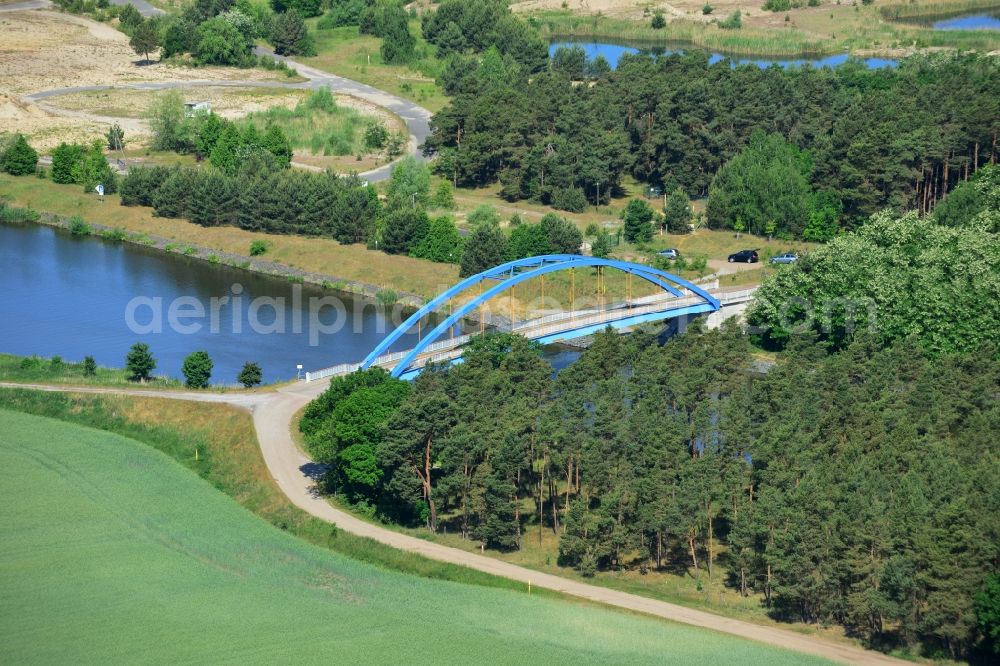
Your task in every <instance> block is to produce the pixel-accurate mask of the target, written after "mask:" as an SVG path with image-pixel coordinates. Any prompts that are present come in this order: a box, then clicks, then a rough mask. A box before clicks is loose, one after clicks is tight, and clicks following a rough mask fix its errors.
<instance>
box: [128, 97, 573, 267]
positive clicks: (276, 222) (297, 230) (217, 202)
mask: <svg viewBox="0 0 1000 666" xmlns="http://www.w3.org/2000/svg"><path fill="white" fill-rule="evenodd" d="M212 118H214V116H209V117H208V119H206V120H205V121H204V123H203V125H202V131H201V132H199V133H198V134H197V137H198V139H197V145H198V146H199V150H206V151H207V152H209V154H210V155H211V158H210V161H211V162H212V165H211V166H209V167H205V168H202V167H182V166H174V167H165V166H153V167H133V168H131V169H130V170H129V172H128V175H127V176H125V177H124V178H122V179H121V181H120V184H119V188H120V193H121V202H122V205H124V206H150V207H152V208H153V213H154V214H156V215H158V216H160V217H168V218H186V219H189V220H191V221H192V222H194V223H195V224H200V225H202V226H236V227H239V228H241V229H246V230H249V231H263V232H268V233H278V234H303V235H311V236H326V237H328V238H333V239H335V240H337V241H338V242H340V243H344V244H351V243H364V244H366V245H367V246H368V247H370V248H372V249H377V250H381V251H383V252H386V253H388V254H408V255H410V256H413V257H416V258H419V259H427V260H430V261H437V262H442V263H455V264H458V263H460V264H461V265H462V272H463V274H466V275H472V274H473V273H478V272H479V271H482V270H485V269H486V268H490V267H492V266H495V265H497V264H500V263H503V262H505V261H508V260H510V259H518V258H522V257H529V256H534V255H537V254H552V253H562V254H576V253H579V252H580V246H581V244H582V242H583V237H582V235H581V233H580V231H579V229H577V227H576V225H574V224H573V223H572V222H570V221H568V220H566V219H565V218H562V217H559V216H557V215H555V214H548V215H546V216H545V217H544V218H543V219H542V220H541V221H540V222H538V223H537V224H529V223H521V222H520V220H519V219H518V223H517V224H516V225H514V226H513V230H512V232H511V234H510V238H509V239H508V237H507V235H506V234H505V233H504V232H503V230H502V229H500V226H499V223H500V218H499V216H498V215H497V214H496V212H495V211H493V209H484V210H480V211H478V214H476V213H475V212H474V213H473V214H470V216H469V220H470V222H471V223H473V225H474V227H475V230H474V232H473V233H472V234H471V235H470V236H469V238H468V239H463V238H462V237H461V236H460V234H459V232H458V228H457V227H456V226H455V222H454V220H452V218H451V217H449V216H447V215H442V216H438V217H434V218H431V217H430V216H429V215H428V213H427V211H426V206H427V205H431V204H433V205H439V204H441V203H442V201H443V199H450V190H449V191H446V192H444V193H442V192H440V191H439V192H436V193H435V194H434V196H431V195H430V192H429V187H430V174H429V171H428V167H427V165H425V164H423V163H421V162H418V161H417V160H416V159H414V158H413V157H406V158H403V159H402V160H400V161H399V162H398V163H397V164H396V165H395V166H394V167H393V171H392V175H391V178H390V181H389V184H388V187H387V188H386V198H385V201H384V202H383V201H382V200H381V199H380V198H379V196H378V194H377V192H376V190H375V188H373V187H369V186H368V185H367V184H366V183H365V182H364V181H362V180H360V179H359V178H358V177H357V176H337V175H335V174H333V173H331V172H324V173H315V172H307V171H298V170H292V169H286V168H282V165H283V164H287V162H285V161H284V159H282V156H285V153H284V152H281V151H279V152H278V153H272V152H271V148H270V147H269V146H270V145H271V144H269V143H267V142H266V141H265V142H264V145H260V144H259V143H253V144H249V145H248V144H247V143H245V141H246V132H247V130H252V132H253V136H254V137H257V139H258V140H259V139H260V135H259V134H257V133H256V130H255V129H254V126H253V125H248V126H247V127H246V128H245V129H244V131H243V132H242V133H241V132H240V131H239V130H237V129H235V126H234V125H232V124H231V123H230V124H228V125H225V126H222V125H220V123H224V122H226V121H221V120H219V121H216V123H212V122H211V119H212ZM220 127H221V128H222V129H220ZM206 128H213V129H212V132H211V134H212V135H213V136H215V144H214V146H212V147H211V148H209V147H208V146H207V145H206V144H205V141H206V132H205V131H204V130H205V129H206ZM270 134H271V132H270V130H268V132H267V133H265V134H264V138H265V139H266V138H267V137H268V136H269V135H270ZM227 137H231V139H232V141H231V144H230V145H227V144H226V142H227V141H229V139H227ZM277 145H278V146H279V147H280V148H281V150H282V151H284V149H285V148H286V147H287V143H286V142H282V141H278V142H277ZM240 146H242V148H240ZM223 147H224V148H225V150H224V151H223V150H222V149H223Z"/></svg>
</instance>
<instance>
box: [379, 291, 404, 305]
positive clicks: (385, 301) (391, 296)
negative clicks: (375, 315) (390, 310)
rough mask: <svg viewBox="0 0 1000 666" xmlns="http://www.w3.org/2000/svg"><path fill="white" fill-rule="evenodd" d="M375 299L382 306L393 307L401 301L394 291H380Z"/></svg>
mask: <svg viewBox="0 0 1000 666" xmlns="http://www.w3.org/2000/svg"><path fill="white" fill-rule="evenodd" d="M375 299H376V300H377V301H378V302H379V303H381V304H382V305H392V304H393V303H395V302H396V301H397V300H399V296H398V295H397V294H396V292H395V291H393V290H392V289H379V290H378V291H377V292H375Z"/></svg>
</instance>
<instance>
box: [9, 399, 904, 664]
mask: <svg viewBox="0 0 1000 666" xmlns="http://www.w3.org/2000/svg"><path fill="white" fill-rule="evenodd" d="M325 385H326V382H311V383H309V384H306V383H298V384H292V385H290V386H286V387H283V388H281V389H279V390H277V391H274V392H261V393H211V392H204V393H201V392H197V393H196V392H189V391H177V392H174V391H152V390H142V389H117V388H112V387H108V388H105V387H87V388H83V387H71V386H49V385H40V384H12V383H9V382H0V387H21V388H34V389H38V390H45V391H63V392H67V391H68V392H86V393H104V394H119V395H121V394H125V395H136V396H141V397H154V398H165V399H174V400H197V401H201V402H215V403H228V404H232V405H236V406H238V407H242V408H244V409H248V410H250V411H251V413H252V415H253V422H254V427H255V429H256V430H257V438H258V440H259V441H260V447H261V452H262V454H263V457H264V462H265V463H266V464H267V467H268V469H269V470H270V472H271V475H272V476H273V477H274V480H275V481H276V482H277V484H278V486H279V487H280V488H281V490H282V491H283V492H284V493H285V494H286V495H287V496H288V498H289V499H290V500H291V501H292V503H294V504H295V505H296V506H298V507H299V508H301V509H303V510H305V511H307V512H308V513H310V514H312V515H313V516H316V517H318V518H321V519H323V520H326V521H329V522H332V523H335V524H336V525H337V527H338V528H340V529H343V530H345V531H347V532H349V533H351V534H355V535H358V536H363V537H368V538H370V539H373V540H375V541H378V542H380V543H383V544H386V545H388V546H392V547H393V548H399V549H400V550H405V551H408V552H412V553H418V554H420V555H423V556H425V557H428V558H430V559H434V560H438V561H442V562H449V563H452V564H457V565H460V566H466V567H469V568H471V569H476V570H478V571H482V572H485V573H489V574H493V575H496V576H503V577H504V578H509V579H512V580H517V581H521V582H523V583H525V585H527V584H528V582H529V581H530V583H531V584H532V585H534V586H535V587H543V588H546V589H550V590H555V591H558V592H562V593H565V594H569V595H572V596H575V597H580V598H582V599H588V600H591V601H595V602H598V603H603V604H607V605H611V606H617V607H620V608H624V609H628V610H631V611H637V612H641V613H646V614H648V615H652V616H656V617H660V618H663V619H666V620H670V621H673V622H681V623H684V624H689V625H693V626H697V627H702V628H705V629H712V630H715V631H721V632H723V633H727V634H732V635H734V636H739V637H741V638H746V639H749V640H754V641H758V642H761V643H767V644H769V645H775V646H778V647H782V648H787V649H789V650H794V651H797V652H803V653H807V654H812V655H816V656H819V657H825V658H827V659H830V660H833V661H837V662H840V663H845V664H873V665H874V664H903V663H907V662H903V661H901V660H898V659H895V658H893V657H889V656H887V655H883V654H881V653H878V652H872V651H869V650H864V649H861V648H857V647H853V646H850V645H843V644H839V643H833V642H830V641H826V640H824V639H821V638H817V637H813V636H805V635H802V634H798V633H796V632H794V631H791V630H787V629H781V628H778V627H770V626H763V625H757V624H753V623H750V622H743V621H741V620H734V619H730V618H726V617H721V616H718V615H713V614H712V613H708V612H705V611H699V610H695V609H692V608H686V607H684V606H678V605H676V604H671V603H667V602H665V601H658V600H655V599H648V598H646V597H641V596H638V595H635V594H629V593H626V592H620V591H617V590H611V589H608V588H604V587H599V586H596V585H589V584H587V583H581V582H578V581H575V580H569V579H566V578H560V577H559V576H553V575H551V574H545V573H540V572H538V571H532V570H531V569H526V568H524V567H520V566H517V565H514V564H510V563H507V562H503V561H501V560H498V559H494V558H492V557H487V556H485V555H478V554H476V553H470V552H466V551H464V550H458V549H457V548H451V547H449V546H443V545H441V544H436V543H432V542H429V541H424V540H423V539H418V538H416V537H412V536H408V535H405V534H400V533H398V532H394V531H392V530H390V529H387V528H385V527H381V526H379V525H375V524H372V523H367V522H365V521H363V520H360V519H358V518H356V517H354V516H352V515H350V514H348V513H345V512H343V511H341V510H339V509H336V508H334V507H333V506H332V505H331V504H329V503H328V502H327V501H326V500H325V499H323V498H321V497H318V496H317V495H316V494H315V492H314V491H313V485H314V479H313V478H312V477H311V476H310V475H309V472H310V471H311V470H312V469H315V467H316V466H315V464H314V463H313V462H312V461H311V460H309V458H308V457H306V456H305V455H304V454H303V453H302V451H300V450H299V449H298V447H297V446H296V445H295V442H294V441H293V439H292V435H291V428H292V427H293V418H294V415H295V413H296V412H297V411H298V410H299V409H301V408H302V406H303V405H305V404H306V403H308V402H309V401H310V400H312V399H313V398H314V397H315V396H316V395H318V394H319V393H320V392H321V391H322V390H323V389H324V388H325Z"/></svg>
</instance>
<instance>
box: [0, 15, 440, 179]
mask: <svg viewBox="0 0 1000 666" xmlns="http://www.w3.org/2000/svg"><path fill="white" fill-rule="evenodd" d="M112 2H113V4H119V5H123V4H133V5H135V6H136V7H137V8H138V9H139V11H140V13H141V14H143V15H144V16H151V15H154V14H157V13H162V12H161V11H160V10H159V9H157V8H155V7H153V6H152V5H150V4H148V3H147V2H144V0H112ZM50 6H51V2H49V0H27V1H25V2H19V3H15V4H11V5H0V11H22V10H30V9H44V8H47V7H50ZM65 16H67V17H68V18H70V20H72V21H73V22H75V23H79V24H80V25H84V26H86V27H88V28H89V29H91V30H92V31H93V30H110V31H112V32H114V29H113V28H110V27H109V26H106V25H104V24H102V23H97V22H96V21H92V20H90V19H87V18H84V17H80V16H75V15H71V14H67V15H65ZM254 53H255V54H256V55H258V56H265V57H269V58H273V59H275V60H280V61H281V62H284V63H285V64H286V65H288V67H290V68H291V69H293V70H295V71H296V72H297V73H298V74H299V75H300V76H302V77H304V78H306V79H308V81H305V82H300V83H285V82H282V81H256V80H242V79H220V80H214V81H213V80H194V81H158V82H140V83H124V84H118V85H95V86H73V87H69V88H55V89H52V90H41V91H37V92H33V93H31V94H28V95H24V96H22V97H21V100H22V101H23V102H26V103H29V104H34V105H36V106H38V107H39V108H41V109H42V110H44V111H46V112H47V113H50V114H53V115H58V116H67V117H76V118H82V119H85V120H92V121H95V122H102V123H108V124H110V123H111V122H118V123H121V124H128V123H131V122H133V121H129V120H127V119H125V120H123V119H119V118H107V117H104V116H96V115H92V114H88V113H85V112H82V111H74V110H69V109H61V108H59V107H56V106H53V105H50V104H45V103H44V102H43V101H42V100H46V99H50V98H53V97H58V96H60V95H68V94H71V93H78V92H88V91H94V90H107V89H109V88H126V89H132V90H167V89H169V88H184V87H198V86H226V87H246V88H249V87H256V88H288V89H299V90H302V89H306V90H308V89H316V88H321V87H327V88H329V89H330V91H331V92H333V93H338V94H342V95H350V96H352V97H357V98H359V99H361V100H363V101H365V102H368V103H370V104H373V105H375V106H379V107H382V108H384V109H386V110H388V111H390V112H392V113H394V114H396V115H397V116H399V118H400V119H402V121H403V123H404V124H405V125H406V130H407V131H408V132H409V133H410V139H409V145H408V146H407V148H408V150H407V152H408V154H410V155H412V156H413V157H415V158H416V159H418V160H423V159H424V157H423V153H422V152H421V150H420V146H421V145H422V144H423V143H424V141H426V140H427V137H428V136H430V133H431V130H430V120H431V112H430V111H428V110H427V109H425V108H423V107H422V106H420V105H418V104H415V103H413V102H411V101H409V100H406V99H403V98H402V97H397V96H396V95H393V94H391V93H388V92H386V91H384V90H379V89H378V88H374V87H372V86H369V85H367V84H364V83H360V82H358V81H353V80H351V79H347V78H344V77H342V76H337V75H335V74H330V73H329V72H324V71H323V70H320V69H316V68H315V67H310V66H308V65H304V64H302V63H300V62H296V61H295V60H292V59H290V58H286V57H284V56H279V55H276V54H275V53H274V51H272V50H270V49H268V48H265V47H262V46H258V47H255V48H254ZM393 164H394V162H389V163H387V164H384V165H383V166H380V167H378V168H376V169H371V170H369V171H365V172H363V173H360V174H358V175H359V176H360V177H361V178H363V179H365V180H368V181H371V182H375V181H380V180H386V179H387V178H389V175H390V173H391V172H392V167H393Z"/></svg>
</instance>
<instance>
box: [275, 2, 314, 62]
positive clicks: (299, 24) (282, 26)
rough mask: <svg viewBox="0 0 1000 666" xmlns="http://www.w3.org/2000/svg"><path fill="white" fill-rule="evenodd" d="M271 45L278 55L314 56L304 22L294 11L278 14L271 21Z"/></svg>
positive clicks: (311, 42)
mask: <svg viewBox="0 0 1000 666" xmlns="http://www.w3.org/2000/svg"><path fill="white" fill-rule="evenodd" d="M271 44H273V45H274V52H275V53H277V54H278V55H316V47H315V45H314V44H313V40H312V36H311V35H310V34H309V31H308V30H307V29H306V24H305V21H303V20H302V15H301V14H299V13H298V12H297V11H295V10H294V9H289V10H288V11H287V12H284V13H281V14H278V15H277V16H275V17H274V20H273V21H271Z"/></svg>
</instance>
